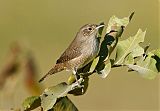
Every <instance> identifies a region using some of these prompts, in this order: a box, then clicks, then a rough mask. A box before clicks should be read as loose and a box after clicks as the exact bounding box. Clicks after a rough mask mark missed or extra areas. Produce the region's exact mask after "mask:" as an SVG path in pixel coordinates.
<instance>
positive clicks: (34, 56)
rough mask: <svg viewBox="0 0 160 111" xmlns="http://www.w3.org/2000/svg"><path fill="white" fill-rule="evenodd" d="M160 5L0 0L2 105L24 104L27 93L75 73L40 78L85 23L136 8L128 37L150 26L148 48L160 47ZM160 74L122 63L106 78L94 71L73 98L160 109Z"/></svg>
mask: <svg viewBox="0 0 160 111" xmlns="http://www.w3.org/2000/svg"><path fill="white" fill-rule="evenodd" d="M159 4H160V2H158V0H79V1H75V0H45V1H44V0H0V110H9V109H11V108H14V109H19V108H21V104H22V101H23V100H24V99H25V98H26V97H28V96H31V95H39V94H41V92H42V91H43V89H44V88H46V87H49V86H53V85H56V84H58V83H60V82H62V81H67V78H68V77H69V75H70V73H69V72H65V71H64V72H60V73H58V74H56V75H54V76H51V77H50V78H47V80H46V81H45V82H43V83H41V84H38V82H37V81H38V80H39V79H40V78H41V77H42V75H44V74H45V73H46V72H47V71H48V70H49V69H50V68H51V67H52V66H53V65H54V64H55V62H56V59H57V58H58V57H59V56H60V55H61V53H62V52H63V51H64V50H65V48H66V47H67V46H68V45H69V44H70V42H71V41H72V40H73V38H74V37H75V34H76V32H77V31H78V30H79V28H80V27H81V26H83V25H84V24H86V23H97V24H98V23H100V22H102V21H104V22H105V23H106V24H107V23H108V20H109V18H110V17H111V16H112V15H116V16H118V17H120V18H122V17H125V16H128V15H129V14H130V13H131V12H133V11H135V12H136V13H135V15H134V17H133V19H132V21H131V23H130V24H129V26H128V27H127V28H126V30H125V32H124V34H123V38H127V37H129V36H133V35H135V33H136V32H137V31H138V29H139V28H142V29H143V30H146V29H147V34H146V38H145V43H144V44H145V45H147V44H148V43H150V44H151V47H150V49H149V50H152V49H156V48H158V47H160V46H158V45H159V43H160V40H159V37H160V36H159V32H160V30H159V32H158V29H159V6H158V5H159ZM123 38H122V39H123ZM19 61H21V62H19ZM159 79H160V76H159V77H157V78H156V79H154V80H147V79H144V78H142V77H140V76H139V75H138V74H137V73H135V72H131V73H127V70H126V69H125V68H124V69H119V68H117V69H114V70H112V71H111V73H110V74H109V75H108V77H107V78H106V79H102V78H100V77H98V76H97V75H96V74H95V75H93V76H91V77H90V81H89V83H90V84H89V88H88V91H87V93H86V94H85V95H83V96H78V97H75V96H72V95H70V96H69V98H70V99H71V100H72V102H73V103H74V104H75V105H76V106H77V107H78V109H79V110H80V111H97V110H98V111H120V110H122V111H131V110H132V111H138V110H139V111H143V110H145V111H146V110H147V111H158V110H160V109H159V106H160V102H159V99H160V98H159V97H160V96H159V93H160V92H159V88H160V86H159V83H160V81H159Z"/></svg>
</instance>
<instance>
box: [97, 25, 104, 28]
mask: <svg viewBox="0 0 160 111" xmlns="http://www.w3.org/2000/svg"><path fill="white" fill-rule="evenodd" d="M101 27H104V25H97V27H96V29H99V28H101Z"/></svg>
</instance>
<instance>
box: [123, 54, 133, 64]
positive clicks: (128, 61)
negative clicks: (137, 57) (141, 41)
mask: <svg viewBox="0 0 160 111" xmlns="http://www.w3.org/2000/svg"><path fill="white" fill-rule="evenodd" d="M124 64H134V57H133V55H132V53H130V54H129V55H128V56H126V58H125V60H124Z"/></svg>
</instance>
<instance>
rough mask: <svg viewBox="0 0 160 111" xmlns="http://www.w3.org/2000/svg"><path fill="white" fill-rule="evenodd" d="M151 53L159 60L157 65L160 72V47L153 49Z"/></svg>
mask: <svg viewBox="0 0 160 111" xmlns="http://www.w3.org/2000/svg"><path fill="white" fill-rule="evenodd" d="M151 53H153V54H154V56H153V57H154V59H155V60H156V61H157V63H156V67H157V70H158V72H160V49H157V50H153V51H151Z"/></svg>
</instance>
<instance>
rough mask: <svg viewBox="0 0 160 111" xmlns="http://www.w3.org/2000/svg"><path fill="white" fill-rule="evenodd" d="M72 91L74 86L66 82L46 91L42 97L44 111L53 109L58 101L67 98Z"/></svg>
mask: <svg viewBox="0 0 160 111" xmlns="http://www.w3.org/2000/svg"><path fill="white" fill-rule="evenodd" d="M70 90H72V86H71V85H67V84H66V83H64V82H63V83H60V84H58V85H56V86H52V87H49V88H47V89H45V91H44V93H43V94H42V95H41V104H42V105H41V106H42V108H43V110H44V111H47V110H49V109H51V108H52V107H53V105H54V104H55V103H56V101H57V99H58V98H60V97H64V96H66V95H67V93H68V92H69V91H70Z"/></svg>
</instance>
